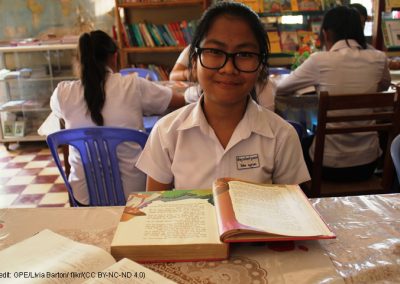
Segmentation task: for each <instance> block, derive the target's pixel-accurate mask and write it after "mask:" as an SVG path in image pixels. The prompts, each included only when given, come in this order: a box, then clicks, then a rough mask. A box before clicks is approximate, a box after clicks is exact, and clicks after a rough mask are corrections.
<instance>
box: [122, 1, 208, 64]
mask: <svg viewBox="0 0 400 284" xmlns="http://www.w3.org/2000/svg"><path fill="white" fill-rule="evenodd" d="M207 7H208V0H176V1H174V0H166V1H163V2H161V1H160V2H127V1H121V0H115V18H116V20H117V38H118V45H119V59H120V61H119V62H120V68H126V67H130V65H131V64H135V63H143V64H156V65H164V66H170V67H172V66H173V65H174V63H175V61H176V59H177V58H178V56H179V53H180V52H181V51H182V50H183V49H184V46H161V47H131V46H126V44H125V43H124V40H123V36H124V35H123V32H124V29H125V27H124V24H131V23H139V22H144V21H146V22H150V23H153V24H166V23H171V22H176V21H182V20H194V19H199V18H200V17H201V15H202V13H203V12H204V10H205V9H206V8H207Z"/></svg>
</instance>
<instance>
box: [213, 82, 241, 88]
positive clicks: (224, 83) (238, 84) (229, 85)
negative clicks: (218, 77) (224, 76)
mask: <svg viewBox="0 0 400 284" xmlns="http://www.w3.org/2000/svg"><path fill="white" fill-rule="evenodd" d="M216 83H217V84H218V85H221V86H227V87H236V86H240V85H241V83H238V82H224V81H216Z"/></svg>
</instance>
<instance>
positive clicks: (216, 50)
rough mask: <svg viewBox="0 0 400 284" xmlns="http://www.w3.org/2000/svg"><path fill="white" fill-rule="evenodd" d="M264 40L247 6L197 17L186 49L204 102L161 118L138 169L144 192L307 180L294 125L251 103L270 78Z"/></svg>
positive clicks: (222, 6) (228, 5)
mask: <svg viewBox="0 0 400 284" xmlns="http://www.w3.org/2000/svg"><path fill="white" fill-rule="evenodd" d="M268 52H269V49H268V39H267V37H266V32H265V30H264V28H263V26H262V24H261V22H260V19H259V18H258V16H257V15H256V14H255V13H254V12H253V11H252V10H250V9H249V8H248V7H247V6H245V5H243V4H240V3H234V2H221V3H218V4H216V5H214V6H212V7H210V8H209V9H208V10H207V11H206V12H205V13H204V15H203V17H202V18H201V20H200V22H199V25H198V27H197V30H196V32H195V35H194V37H193V41H192V43H191V46H190V50H189V59H190V60H189V61H190V62H189V64H190V66H189V70H193V72H195V74H194V75H195V76H196V78H197V79H198V82H199V85H200V87H201V89H202V94H203V95H202V97H201V98H200V100H199V101H198V102H197V103H194V104H190V105H188V106H186V107H184V108H182V109H180V110H178V111H175V112H173V113H171V114H169V115H167V116H165V117H163V118H162V119H161V120H160V121H159V122H158V123H157V124H156V126H155V127H154V128H153V131H152V132H151V135H150V137H149V140H148V142H147V145H146V147H145V149H144V151H143V152H142V154H141V156H140V158H139V160H138V162H137V164H136V166H137V167H138V168H139V169H141V170H142V171H143V172H145V173H146V174H147V190H169V189H172V188H175V189H189V188H199V189H202V188H210V187H211V185H212V182H213V181H214V180H215V179H217V178H219V177H233V178H239V179H244V180H249V181H253V182H258V183H281V184H299V183H303V182H306V181H308V180H309V174H308V171H307V168H306V165H305V163H304V160H303V155H302V150H301V146H300V141H299V138H298V136H297V134H296V132H295V130H294V129H293V127H292V126H291V125H289V124H288V123H286V122H285V121H284V120H283V119H282V118H280V117H279V116H277V115H276V114H274V113H273V112H271V111H269V110H267V109H264V108H262V107H261V106H259V105H258V104H257V103H256V102H255V101H254V99H253V97H252V96H254V95H255V92H254V88H255V85H256V83H257V82H260V81H264V82H266V81H267V78H268V65H267V60H268Z"/></svg>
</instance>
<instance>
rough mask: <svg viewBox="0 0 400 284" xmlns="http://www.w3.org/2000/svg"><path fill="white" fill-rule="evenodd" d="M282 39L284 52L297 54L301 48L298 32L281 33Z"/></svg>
mask: <svg viewBox="0 0 400 284" xmlns="http://www.w3.org/2000/svg"><path fill="white" fill-rule="evenodd" d="M280 39H281V47H282V51H283V52H295V51H296V50H297V49H298V48H299V39H298V36H297V32H296V31H281V33H280Z"/></svg>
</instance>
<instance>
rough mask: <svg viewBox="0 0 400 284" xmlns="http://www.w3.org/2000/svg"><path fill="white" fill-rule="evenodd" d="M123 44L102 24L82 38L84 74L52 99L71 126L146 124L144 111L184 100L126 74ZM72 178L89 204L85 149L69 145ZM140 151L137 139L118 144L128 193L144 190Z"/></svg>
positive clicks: (64, 85)
mask: <svg viewBox="0 0 400 284" xmlns="http://www.w3.org/2000/svg"><path fill="white" fill-rule="evenodd" d="M117 51H118V48H117V45H116V44H115V42H114V40H113V39H112V38H111V37H110V36H109V35H108V34H107V33H105V32H103V31H100V30H96V31H92V32H89V33H84V34H82V35H81V36H80V38H79V43H78V48H77V62H76V63H77V64H76V71H77V74H78V78H79V79H78V80H73V81H63V82H60V83H59V84H58V86H57V88H56V89H55V90H54V92H53V95H52V97H51V100H50V107H51V109H52V111H53V113H54V114H55V115H56V116H57V117H58V118H60V119H63V120H64V121H65V128H67V129H69V128H79V127H92V126H115V127H126V128H133V129H142V130H143V129H144V128H143V115H144V114H146V115H150V114H162V113H164V112H165V111H166V110H167V108H168V107H175V108H176V107H179V106H182V105H184V99H183V97H182V96H180V95H177V94H175V93H173V91H172V90H171V89H170V88H167V87H163V86H160V85H156V84H154V83H153V82H150V81H148V80H146V79H143V78H139V77H138V76H136V75H130V76H124V77H122V76H121V75H120V74H119V73H114V71H115V70H116V67H117ZM69 153H70V154H69V158H68V159H69V163H70V164H71V173H70V176H69V180H70V183H71V185H72V188H73V190H74V195H75V197H76V199H77V201H78V202H79V203H81V204H88V203H89V197H88V193H87V188H86V181H85V175H84V172H83V168H82V165H81V161H80V155H79V153H78V151H77V150H76V149H75V148H71V147H70V149H69ZM139 154H140V149H139V147H136V145H128V144H126V143H125V144H123V145H121V146H120V147H119V148H118V157H119V160H120V170H121V174H122V182H123V187H124V192H125V195H128V194H129V193H130V192H133V191H144V190H145V188H146V185H145V181H146V177H145V175H144V174H143V173H142V172H140V171H139V170H138V169H136V167H135V162H136V160H137V157H138V155H139Z"/></svg>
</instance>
